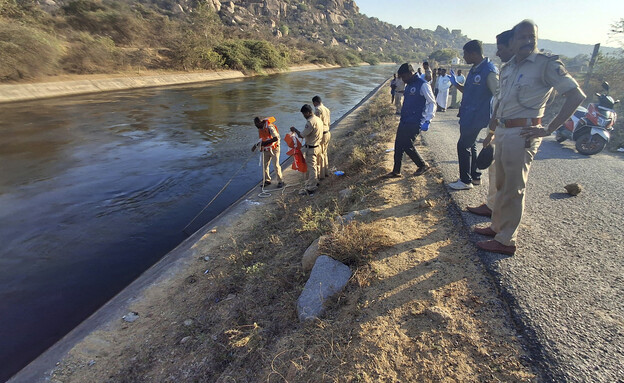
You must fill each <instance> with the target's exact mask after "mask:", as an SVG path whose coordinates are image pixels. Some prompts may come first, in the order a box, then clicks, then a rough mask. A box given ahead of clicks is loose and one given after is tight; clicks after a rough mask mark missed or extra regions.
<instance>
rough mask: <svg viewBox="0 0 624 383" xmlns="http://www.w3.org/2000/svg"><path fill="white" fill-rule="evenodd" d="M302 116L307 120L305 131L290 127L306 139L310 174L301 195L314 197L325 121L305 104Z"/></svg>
mask: <svg viewBox="0 0 624 383" xmlns="http://www.w3.org/2000/svg"><path fill="white" fill-rule="evenodd" d="M301 114H303V117H304V118H305V119H306V125H305V129H303V132H299V130H297V129H296V128H295V127H294V126H291V127H290V131H291V132H295V133H296V134H297V136H299V137H300V138H305V146H304V150H303V152H304V154H305V160H306V164H307V165H308V173H307V175H306V183H305V189H303V190H301V191H300V192H299V194H302V195H305V194H309V195H312V194H314V192H315V191H316V190H317V189H318V174H319V159H320V156H321V140H322V138H323V121H321V119H320V118H318V117H316V116H315V115H314V113H313V112H312V106H310V105H309V104H305V105H304V106H302V107H301Z"/></svg>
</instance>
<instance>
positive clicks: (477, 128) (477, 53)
mask: <svg viewBox="0 0 624 383" xmlns="http://www.w3.org/2000/svg"><path fill="white" fill-rule="evenodd" d="M464 60H465V61H466V63H468V64H472V68H470V72H468V78H467V79H466V83H465V85H461V84H460V83H459V82H458V81H457V79H456V78H455V73H453V71H451V75H450V76H448V78H449V79H450V81H451V82H452V83H453V85H455V87H457V90H459V91H460V92H462V94H463V96H462V103H461V106H460V107H459V141H457V158H458V160H459V180H457V182H452V183H450V184H449V187H450V188H451V189H455V190H467V189H472V187H473V186H472V185H473V184H474V185H480V184H481V173H480V172H479V171H478V169H477V144H476V141H477V136H479V133H480V132H481V129H483V128H485V127H486V126H488V123H489V122H490V108H491V103H492V96H493V95H495V94H496V84H497V82H498V76H497V72H498V71H497V70H496V67H495V66H494V63H493V62H491V61H490V59H489V58H487V57H483V46H482V44H481V41H479V40H471V41H468V42H467V43H466V44H465V45H464Z"/></svg>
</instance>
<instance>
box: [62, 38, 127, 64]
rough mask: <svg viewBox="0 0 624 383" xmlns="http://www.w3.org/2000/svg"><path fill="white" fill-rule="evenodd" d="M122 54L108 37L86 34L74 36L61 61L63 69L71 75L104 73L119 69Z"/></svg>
mask: <svg viewBox="0 0 624 383" xmlns="http://www.w3.org/2000/svg"><path fill="white" fill-rule="evenodd" d="M120 57H121V53H120V52H119V50H118V49H117V48H116V47H115V42H114V41H113V40H111V39H110V38H108V37H93V36H91V35H90V34H88V33H86V32H80V33H78V34H77V35H75V36H74V40H73V41H72V42H71V43H70V45H69V48H68V49H67V52H66V53H65V55H64V56H63V58H62V60H61V65H62V66H63V69H64V70H65V71H67V72H70V73H80V74H86V73H102V72H107V71H111V70H114V69H116V68H118V67H119V65H120V64H122V63H121V62H120V60H118V59H119V58H120Z"/></svg>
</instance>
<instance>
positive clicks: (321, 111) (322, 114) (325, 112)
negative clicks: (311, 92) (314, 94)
mask: <svg viewBox="0 0 624 383" xmlns="http://www.w3.org/2000/svg"><path fill="white" fill-rule="evenodd" d="M314 114H316V115H317V116H318V117H319V118H320V119H321V121H323V131H324V132H328V131H329V125H330V112H329V109H328V108H327V107H326V106H325V105H323V104H321V105H319V106H318V108H316V110H315V111H314Z"/></svg>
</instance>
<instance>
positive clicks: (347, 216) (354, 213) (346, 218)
mask: <svg viewBox="0 0 624 383" xmlns="http://www.w3.org/2000/svg"><path fill="white" fill-rule="evenodd" d="M370 213H371V209H364V210H356V211H351V212H349V213H347V214H345V215H343V216H342V217H339V218H338V222H339V223H341V224H343V225H346V224H347V223H349V222H351V221H353V220H354V219H356V218H357V217H363V216H366V215H368V214H370Z"/></svg>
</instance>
